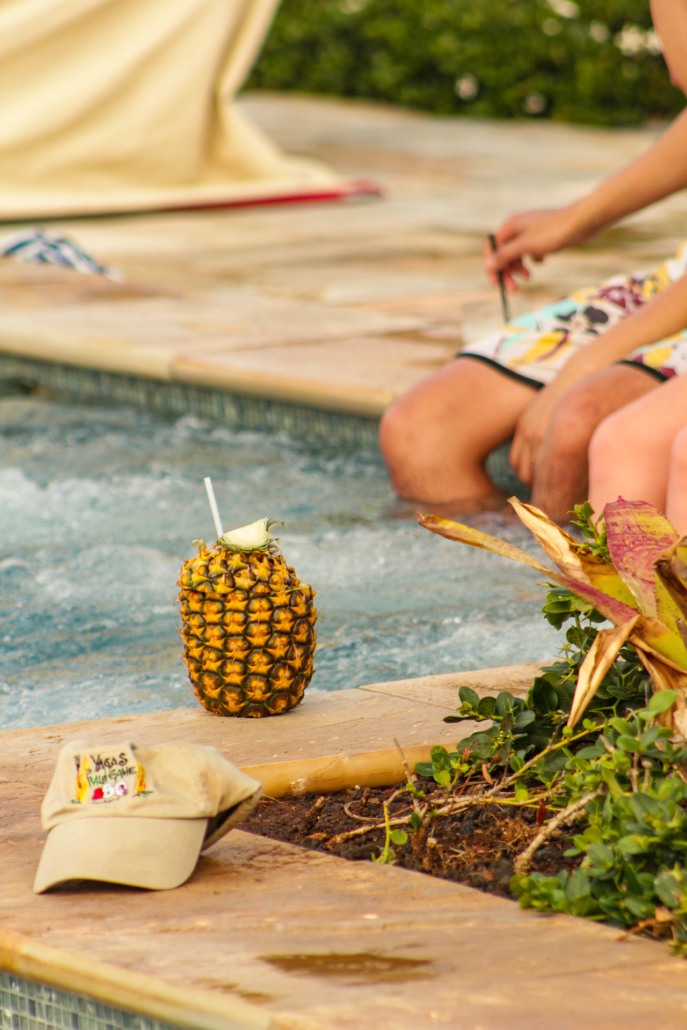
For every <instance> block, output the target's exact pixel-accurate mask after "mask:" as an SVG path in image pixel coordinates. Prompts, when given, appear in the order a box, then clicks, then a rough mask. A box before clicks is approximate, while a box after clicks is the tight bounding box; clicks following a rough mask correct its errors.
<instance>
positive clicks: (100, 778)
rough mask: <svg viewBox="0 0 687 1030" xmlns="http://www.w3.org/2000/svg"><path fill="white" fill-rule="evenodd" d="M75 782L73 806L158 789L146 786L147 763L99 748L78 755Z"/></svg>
mask: <svg viewBox="0 0 687 1030" xmlns="http://www.w3.org/2000/svg"><path fill="white" fill-rule="evenodd" d="M74 766H75V784H74V797H73V798H71V799H70V803H71V804H72V805H87V804H95V803H98V802H101V803H108V802H112V801H118V800H119V799H120V798H125V797H129V796H131V795H133V796H134V797H147V796H148V795H150V794H153V793H154V791H153V790H152V789H149V788H148V787H147V785H146V774H145V769H144V768H143V766H142V765H141V764H140V763H139V762H136V761H135V760H134V758H133V757H132V756H131V755H130V754H127V752H126V751H120V752H119V753H117V754H112V753H108V752H101V751H96V752H95V753H84V752H80V753H77V754H75V755H74Z"/></svg>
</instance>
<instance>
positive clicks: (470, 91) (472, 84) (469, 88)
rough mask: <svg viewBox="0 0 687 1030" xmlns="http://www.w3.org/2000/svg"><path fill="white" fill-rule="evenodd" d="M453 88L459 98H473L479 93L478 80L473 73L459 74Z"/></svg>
mask: <svg viewBox="0 0 687 1030" xmlns="http://www.w3.org/2000/svg"><path fill="white" fill-rule="evenodd" d="M453 89H454V92H455V94H456V96H458V97H460V99H461V100H474V99H475V97H476V96H477V94H478V93H479V82H478V81H477V79H476V78H475V76H474V75H470V74H466V75H461V76H460V78H458V79H456V81H455V83H454V86H453Z"/></svg>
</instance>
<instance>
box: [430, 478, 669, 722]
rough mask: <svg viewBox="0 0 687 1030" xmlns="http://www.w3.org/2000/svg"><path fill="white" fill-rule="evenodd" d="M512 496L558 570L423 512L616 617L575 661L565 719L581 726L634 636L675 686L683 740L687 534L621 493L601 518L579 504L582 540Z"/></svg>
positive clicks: (657, 679)
mask: <svg viewBox="0 0 687 1030" xmlns="http://www.w3.org/2000/svg"><path fill="white" fill-rule="evenodd" d="M510 503H511V505H512V506H513V508H514V509H515V511H516V513H517V514H518V516H519V517H520V519H521V521H522V522H523V523H524V525H525V526H526V527H527V528H528V529H529V530H530V531H531V532H532V534H533V535H534V537H535V538H536V539H537V541H538V542H539V543H540V544H541V546H542V547H543V549H544V550H545V551H546V553H547V554H548V555H549V557H550V558H551V559H552V560H553V562H554V563H555V565H556V566H557V567H558V571H554V570H552V569H549V568H547V567H546V566H545V565H542V564H541V562H539V561H537V559H536V558H533V557H532V556H531V555H529V554H527V553H526V552H525V551H523V550H521V549H520V548H518V547H515V546H514V545H513V544H509V543H506V542H504V541H502V540H498V539H497V538H496V537H493V536H489V535H488V534H487V533H483V532H481V531H479V530H477V529H474V528H472V527H470V526H465V525H462V524H461V523H458V522H452V521H450V520H449V519H444V518H440V517H439V516H437V515H418V520H419V522H420V525H421V526H424V527H425V528H426V529H429V530H431V532H433V533H438V534H439V535H440V536H444V537H446V538H448V539H449V540H456V541H459V542H461V543H465V544H469V545H471V546H472V547H480V548H483V549H485V550H488V551H492V552H494V553H495V554H500V555H503V556H504V557H507V558H512V559H514V560H516V561H519V562H523V563H524V564H526V565H529V566H530V567H531V568H533V569H536V570H537V571H539V572H542V573H544V574H545V575H546V576H547V578H548V579H549V580H552V581H553V582H554V583H557V584H559V585H560V586H561V587H563V588H565V590H566V591H571V592H572V593H573V594H574V595H576V596H577V597H578V598H579V599H580V600H581V601H582V602H584V603H585V604H587V605H589V606H590V607H591V608H593V609H594V610H595V611H596V612H598V613H599V615H600V616H601V617H603V619H606V620H608V622H610V623H612V627H611V628H605V629H601V630H599V632H598V633H597V634H596V635H595V637H594V639H593V641H592V643H591V646H590V648H589V651H588V653H587V654H586V656H585V658H584V661H583V662H582V664H581V666H580V668H579V673H578V678H577V685H576V688H575V693H574V696H573V700H572V705H571V708H570V716H569V719H568V725H569V726H575V725H576V724H577V723H578V721H579V719H580V718H581V716H582V714H583V712H584V711H585V710H586V709H587V707H588V705H589V703H590V701H591V700H592V698H593V697H594V695H595V694H596V692H597V691H598V689H599V687H600V685H601V684H602V683H603V681H604V679H605V678H606V676H607V674H608V673H609V671H610V670H611V668H612V666H613V664H614V662H615V661H616V659H617V658H618V656H619V655H620V653H621V652H622V650H623V648H624V647H625V646H626V645H627V644H628V643H629V644H631V645H632V646H633V648H634V650H635V651H636V654H637V656H638V658H639V660H640V662H641V663H642V665H643V666H644V668H645V669H646V671H647V673H648V674H649V676H650V678H651V681H652V683H653V687H654V690H655V691H661V690H671V691H674V692H675V694H676V702H675V704H674V705H673V706H672V707H671V708H669V709H668V711H669V712H670V715H667V716H666V718H668V719H670V720H671V724H672V728H673V729H675V730H677V731H679V732H680V733H681V735H682V736H683V737H687V537H685V538H683V539H680V538H679V536H678V533H677V531H676V530H675V529H674V527H673V526H672V525H671V523H670V522H669V521H668V520H667V519H666V518H665V517H664V516H663V515H661V514H660V513H659V512H658V511H657V510H656V509H655V508H653V507H652V505H650V504H648V503H646V502H644V501H624V500H622V499H621V498H619V499H618V500H617V501H616V502H614V503H613V504H608V505H606V507H605V509H604V511H603V516H602V518H601V519H599V520H597V521H596V522H595V521H594V518H593V513H592V511H591V508H590V507H589V505H588V504H587V505H581V506H579V507H578V509H576V512H577V521H578V524H579V525H580V526H581V528H582V530H583V536H584V537H585V539H583V541H582V542H580V541H577V540H575V539H574V538H573V537H572V536H571V535H570V534H569V533H566V532H565V531H564V530H563V529H561V528H560V526H558V525H556V524H555V523H553V522H552V521H551V520H550V519H549V518H547V516H546V515H544V513H543V512H541V511H539V510H538V509H537V508H534V507H533V506H531V505H529V504H524V503H522V502H521V501H518V500H517V499H516V498H511V501H510Z"/></svg>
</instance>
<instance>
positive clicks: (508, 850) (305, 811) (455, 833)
mask: <svg viewBox="0 0 687 1030" xmlns="http://www.w3.org/2000/svg"><path fill="white" fill-rule="evenodd" d="M394 795H396V797H394ZM444 800H445V798H444ZM385 801H386V802H389V801H390V804H389V815H390V818H391V819H394V818H398V817H400V816H404V815H408V814H409V813H410V812H411V811H412V808H411V802H410V799H409V797H408V794H407V793H403V792H402V793H401V794H400V795H399V794H398V788H396V787H378V788H374V787H354V788H350V789H349V790H345V791H341V792H338V793H332V794H303V795H301V796H299V797H285V798H279V799H271V798H263V799H261V800H260V802H259V803H258V806H257V808H256V809H255V811H254V812H253V813H252V815H251V816H250V817H249V818H248V819H247V820H246V821H245V822H244V823H242V825H241V829H244V830H248V831H249V832H251V833H257V834H260V835H262V836H264V837H271V838H272V839H274V840H280V841H286V842H288V843H289V844H297V845H299V846H301V847H304V848H309V849H311V850H314V851H323V852H326V853H327V854H330V855H337V856H339V857H340V858H346V859H349V860H351V861H354V862H356V861H370V860H371V859H372V858H373V857H375V858H378V857H379V856H380V855H381V854H382V853H383V850H384V844H385V839H386V833H385V829H384V802H385ZM549 815H550V813H547V812H546V811H545V810H544V811H537V810H536V809H532V808H525V807H514V806H512V805H493V804H491V805H488V806H481V805H476V806H475V807H472V808H469V809H467V810H464V811H462V812H459V813H457V814H453V815H450V816H442V817H441V818H437V819H434V820H433V821H432V823H431V825H430V827H428V828H424V827H422V828H420V829H419V830H418V831H415V832H413V831H410V832H409V836H408V842H407V843H405V844H399V845H396V844H393V845H392V848H393V861H394V864H395V865H397V866H401V867H403V868H405V869H413V870H415V871H417V872H422V873H426V874H428V875H430V876H437V877H441V878H443V879H446V880H453V881H455V882H457V883H462V884H465V885H466V886H469V887H475V888H477V889H478V890H482V891H486V892H488V893H491V894H497V895H499V896H501V897H512V896H513V895H512V894H511V892H510V888H509V881H510V878H511V876H512V875H513V863H514V861H515V859H516V858H517V856H518V855H519V854H521V852H523V851H524V850H525V848H527V846H528V845H529V844H530V842H531V841H532V840H533V839H534V838H535V837H536V835H537V834H538V833H539V832H540V830H541V827H542V824H543V822H544V820H545V819H546V818H548V816H549ZM406 829H408V827H406ZM569 832H570V830H568V833H569ZM567 847H569V839H568V836H567V835H566V834H563V833H561V832H557V833H554V834H553V836H552V837H551V839H550V840H547V841H546V842H545V843H544V844H543V845H542V846H541V847H540V848H539V849H538V850H537V851H536V852H535V855H534V858H533V860H532V862H531V864H530V866H529V869H530V871H531V872H534V871H537V872H542V873H546V874H547V875H554V874H555V873H557V872H558V871H559V870H560V869H564V868H565V869H572V868H574V864H575V862H574V861H573V860H571V859H569V858H566V857H565V856H564V851H565V850H566V848H567Z"/></svg>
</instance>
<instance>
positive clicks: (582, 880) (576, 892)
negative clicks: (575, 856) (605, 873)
mask: <svg viewBox="0 0 687 1030" xmlns="http://www.w3.org/2000/svg"><path fill="white" fill-rule="evenodd" d="M591 892H592V889H591V885H590V883H589V879H588V877H587V875H586V873H584V872H583V871H582V870H581V869H575V870H574V872H573V873H571V875H570V879H569V880H568V882H567V883H566V885H565V896H566V898H568V900H569V901H578V900H579V899H580V898H587V897H589V895H590V894H591Z"/></svg>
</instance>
